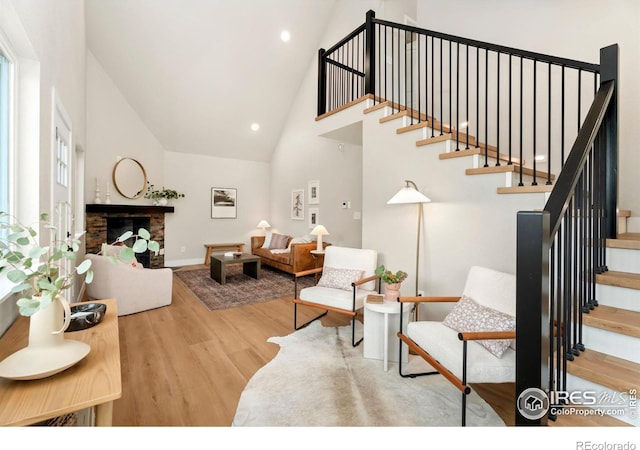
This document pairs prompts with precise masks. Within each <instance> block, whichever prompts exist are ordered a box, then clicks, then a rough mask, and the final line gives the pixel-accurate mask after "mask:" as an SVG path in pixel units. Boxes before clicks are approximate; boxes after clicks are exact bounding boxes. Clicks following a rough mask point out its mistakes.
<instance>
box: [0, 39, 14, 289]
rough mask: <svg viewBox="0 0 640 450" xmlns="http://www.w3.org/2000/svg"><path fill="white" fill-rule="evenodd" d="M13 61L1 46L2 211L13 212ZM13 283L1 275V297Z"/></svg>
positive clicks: (3, 236)
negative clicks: (11, 141)
mask: <svg viewBox="0 0 640 450" xmlns="http://www.w3.org/2000/svg"><path fill="white" fill-rule="evenodd" d="M11 94H12V89H11V62H10V61H9V59H8V58H7V56H6V55H5V53H3V52H2V47H0V211H4V212H9V213H10V212H12V211H11V210H10V202H9V200H10V198H11V195H12V191H13V189H12V186H11V179H10V163H11V160H10V157H11V152H10V151H9V145H10V140H11V135H10V130H11V114H10V112H11V109H10V108H11V104H12V102H11V98H10V96H11ZM7 231H8V230H0V239H2V240H4V239H6V233H7ZM10 288H11V284H10V283H9V282H8V281H7V280H6V278H5V275H2V276H1V277H0V299H1V298H2V297H3V296H4V295H5V294H6V293H7V292H9V290H10Z"/></svg>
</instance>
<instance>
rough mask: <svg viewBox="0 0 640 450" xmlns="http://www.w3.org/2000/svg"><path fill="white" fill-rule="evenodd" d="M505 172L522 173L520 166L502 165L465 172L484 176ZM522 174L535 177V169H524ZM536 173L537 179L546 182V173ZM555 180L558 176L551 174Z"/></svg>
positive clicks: (537, 171) (538, 171)
mask: <svg viewBox="0 0 640 450" xmlns="http://www.w3.org/2000/svg"><path fill="white" fill-rule="evenodd" d="M504 172H514V173H520V165H519V164H501V165H499V166H495V165H494V166H489V167H477V168H474V169H467V170H466V171H465V173H466V174H467V175H482V174H486V173H504ZM522 173H523V174H524V175H529V176H533V173H534V172H533V169H530V168H529V167H523V168H522ZM535 173H536V177H538V178H540V179H541V180H545V181H546V179H547V175H548V174H547V173H546V172H542V171H540V170H536V172H535ZM555 178H556V176H555V175H554V174H551V179H552V180H554V179H555Z"/></svg>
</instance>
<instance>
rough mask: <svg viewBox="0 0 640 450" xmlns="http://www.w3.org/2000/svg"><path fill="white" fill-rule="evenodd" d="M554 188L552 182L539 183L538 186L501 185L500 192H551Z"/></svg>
mask: <svg viewBox="0 0 640 450" xmlns="http://www.w3.org/2000/svg"><path fill="white" fill-rule="evenodd" d="M552 190H553V185H552V184H538V185H536V186H513V187H499V188H498V194H539V193H541V192H551V191H552Z"/></svg>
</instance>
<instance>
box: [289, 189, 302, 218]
mask: <svg viewBox="0 0 640 450" xmlns="http://www.w3.org/2000/svg"><path fill="white" fill-rule="evenodd" d="M291 218H292V219H293V220H304V189H294V190H292V191H291Z"/></svg>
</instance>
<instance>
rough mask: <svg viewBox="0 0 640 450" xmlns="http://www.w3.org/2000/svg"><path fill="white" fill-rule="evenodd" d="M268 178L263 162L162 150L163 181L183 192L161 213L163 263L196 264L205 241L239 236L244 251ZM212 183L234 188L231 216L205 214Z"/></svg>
mask: <svg viewBox="0 0 640 450" xmlns="http://www.w3.org/2000/svg"><path fill="white" fill-rule="evenodd" d="M269 178H270V176H269V164H268V163H263V162H255V161H244V160H239V159H229V158H216V157H210V156H203V155H194V154H185V153H176V152H165V154H164V180H165V183H166V184H167V186H171V187H172V188H173V189H176V190H177V191H178V192H183V193H184V194H185V195H186V197H185V198H182V199H179V200H172V202H171V203H172V205H174V206H175V213H173V214H166V215H165V218H166V222H165V224H166V229H165V265H166V266H180V265H187V264H202V263H203V261H204V255H205V249H204V244H208V243H224V242H244V243H245V251H249V249H250V248H251V247H250V242H251V236H252V235H261V234H262V230H258V229H257V228H256V225H257V224H258V222H259V221H260V220H262V219H264V218H267V217H268V215H269V198H270V195H269V194H270V190H269ZM212 187H223V188H234V189H236V190H237V191H236V193H237V197H236V207H237V217H236V218H235V219H212V218H211V188H212ZM271 225H274V226H275V224H273V223H271ZM183 247H184V251H182V250H183Z"/></svg>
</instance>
